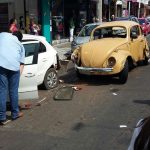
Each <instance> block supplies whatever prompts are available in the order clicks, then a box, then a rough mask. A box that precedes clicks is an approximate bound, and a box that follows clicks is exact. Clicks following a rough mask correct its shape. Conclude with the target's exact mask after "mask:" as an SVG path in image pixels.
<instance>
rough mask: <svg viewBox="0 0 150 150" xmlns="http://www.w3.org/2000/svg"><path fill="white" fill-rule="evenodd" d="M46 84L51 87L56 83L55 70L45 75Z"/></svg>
mask: <svg viewBox="0 0 150 150" xmlns="http://www.w3.org/2000/svg"><path fill="white" fill-rule="evenodd" d="M47 85H48V87H50V88H53V87H55V86H56V85H57V74H56V73H55V72H50V73H49V74H48V76H47Z"/></svg>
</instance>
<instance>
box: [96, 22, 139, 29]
mask: <svg viewBox="0 0 150 150" xmlns="http://www.w3.org/2000/svg"><path fill="white" fill-rule="evenodd" d="M134 25H139V24H138V23H136V22H134V21H112V22H105V23H102V24H101V25H100V26H98V27H97V28H99V27H106V26H124V27H126V28H129V27H131V26H134Z"/></svg>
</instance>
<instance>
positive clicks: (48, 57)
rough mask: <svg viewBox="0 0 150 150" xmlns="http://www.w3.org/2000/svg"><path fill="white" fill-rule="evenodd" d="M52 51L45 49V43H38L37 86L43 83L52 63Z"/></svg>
mask: <svg viewBox="0 0 150 150" xmlns="http://www.w3.org/2000/svg"><path fill="white" fill-rule="evenodd" d="M53 54H54V53H53V51H51V50H50V48H49V49H48V48H47V45H46V41H42V40H41V41H39V51H38V79H37V81H38V84H41V83H42V82H43V79H44V76H45V73H46V71H47V70H48V69H49V68H50V67H51V66H52V65H53V63H54V55H53Z"/></svg>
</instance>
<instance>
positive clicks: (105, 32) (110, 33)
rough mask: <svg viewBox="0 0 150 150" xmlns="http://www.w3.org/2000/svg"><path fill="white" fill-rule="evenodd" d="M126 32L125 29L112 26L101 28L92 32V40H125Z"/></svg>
mask: <svg viewBox="0 0 150 150" xmlns="http://www.w3.org/2000/svg"><path fill="white" fill-rule="evenodd" d="M126 36H127V30H126V28H125V27H120V26H113V27H103V28H99V29H96V30H95V31H94V39H102V38H126Z"/></svg>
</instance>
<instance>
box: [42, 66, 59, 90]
mask: <svg viewBox="0 0 150 150" xmlns="http://www.w3.org/2000/svg"><path fill="white" fill-rule="evenodd" d="M57 86H58V75H57V72H56V70H55V69H54V68H50V69H48V70H47V72H46V74H45V77H44V81H43V87H44V89H46V90H50V89H53V88H55V87H57Z"/></svg>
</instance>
